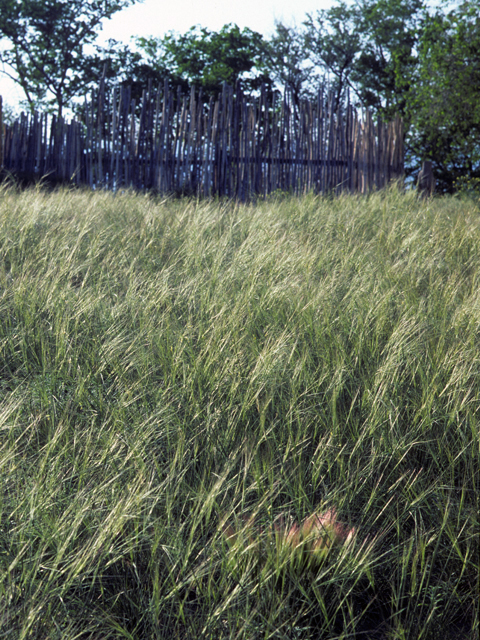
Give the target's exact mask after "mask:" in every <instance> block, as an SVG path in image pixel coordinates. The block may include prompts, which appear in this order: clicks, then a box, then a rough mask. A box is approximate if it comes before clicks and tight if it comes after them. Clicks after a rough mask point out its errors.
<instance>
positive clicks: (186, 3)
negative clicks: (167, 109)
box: [0, 0, 333, 106]
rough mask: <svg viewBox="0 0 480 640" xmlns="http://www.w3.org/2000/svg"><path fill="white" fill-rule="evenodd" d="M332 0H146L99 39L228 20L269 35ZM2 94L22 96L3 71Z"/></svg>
mask: <svg viewBox="0 0 480 640" xmlns="http://www.w3.org/2000/svg"><path fill="white" fill-rule="evenodd" d="M332 4H333V2H332V0H236V1H235V2H234V1H233V0H200V1H199V0H144V2H139V3H137V4H135V5H133V6H131V7H128V8H127V9H124V10H122V11H119V12H118V13H117V14H115V15H114V16H113V18H112V19H111V20H108V21H106V22H105V23H104V27H103V29H102V31H101V32H100V34H99V38H98V41H97V42H98V43H99V44H102V43H103V42H104V41H106V40H107V39H108V38H114V39H115V40H119V41H121V42H125V43H126V44H128V42H129V41H130V38H131V37H132V36H163V35H164V34H165V33H167V32H168V31H177V32H179V33H185V32H186V31H187V30H188V29H189V28H190V27H193V26H194V25H201V26H202V27H207V28H208V29H211V30H212V31H218V30H219V29H221V27H223V25H225V24H229V23H234V24H237V25H238V26H239V27H240V28H241V29H243V28H244V27H249V28H250V29H253V30H254V31H259V32H260V33H262V34H263V35H265V36H268V35H271V34H272V33H273V31H274V27H275V21H276V20H280V21H282V22H285V23H287V24H301V22H302V21H303V19H304V18H305V16H306V14H307V13H313V14H314V13H315V12H316V11H317V10H319V9H327V8H328V7H330V6H332ZM0 95H1V96H2V97H3V100H4V102H5V103H6V104H9V105H11V106H15V105H16V104H17V102H18V100H19V99H21V98H23V93H22V91H21V90H19V89H18V88H16V85H15V84H14V83H13V81H11V80H9V79H8V78H7V77H6V76H4V75H3V74H2V73H0Z"/></svg>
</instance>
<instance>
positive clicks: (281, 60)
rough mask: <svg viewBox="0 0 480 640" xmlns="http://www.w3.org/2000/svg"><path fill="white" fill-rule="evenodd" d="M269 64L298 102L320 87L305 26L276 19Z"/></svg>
mask: <svg viewBox="0 0 480 640" xmlns="http://www.w3.org/2000/svg"><path fill="white" fill-rule="evenodd" d="M265 65H266V67H267V69H268V73H269V76H270V78H271V80H272V81H273V82H275V83H276V84H278V85H279V86H280V87H282V88H287V89H289V90H290V92H291V95H292V97H293V102H294V104H295V106H298V105H299V103H300V101H301V100H302V99H303V98H311V97H312V96H313V95H314V93H315V92H316V91H315V90H318V84H319V81H320V79H319V77H318V74H317V73H316V72H315V66H314V64H313V62H312V60H311V59H310V53H309V51H308V46H307V42H306V32H305V31H304V30H302V29H298V28H296V27H289V26H286V25H284V24H283V23H281V22H276V23H275V33H274V35H273V36H272V37H271V38H270V40H269V41H268V48H267V49H266V58H265Z"/></svg>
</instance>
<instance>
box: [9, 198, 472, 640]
mask: <svg viewBox="0 0 480 640" xmlns="http://www.w3.org/2000/svg"><path fill="white" fill-rule="evenodd" d="M1 196H2V197H1V199H0V487H1V491H0V620H1V627H2V633H3V634H4V635H5V637H7V638H8V637H12V638H20V639H23V638H25V639H26V638H28V639H30V638H62V639H63V638H67V639H72V640H73V639H74V638H112V639H113V638H131V639H132V638H133V639H134V640H137V639H138V640H140V639H142V640H143V639H144V638H158V639H159V640H160V639H162V640H163V638H166V637H168V638H172V639H177V638H178V639H179V640H180V639H184V638H211V639H212V640H218V638H232V640H233V638H236V639H242V638H243V639H245V640H252V639H257V638H259V639H260V638H263V639H270V638H271V639H273V638H276V639H279V638H284V639H286V638H289V639H291V640H294V639H295V640H296V639H305V640H307V639H310V638H324V639H325V640H328V639H333V638H337V639H338V638H343V639H345V640H346V639H347V638H352V637H355V636H356V635H358V637H375V636H376V635H377V636H379V637H390V638H402V637H404V638H406V637H408V638H409V639H410V638H412V639H416V640H420V639H422V640H434V639H436V638H438V637H439V636H440V635H441V636H442V637H445V638H448V637H451V638H465V639H467V638H472V637H475V633H478V566H479V558H478V549H479V545H478V531H479V522H478V486H479V485H478V483H479V469H478V451H479V445H480V440H479V439H480V435H479V426H478V425H479V422H478V412H479V398H480V388H479V385H480V382H479V381H480V347H479V341H478V327H479V325H480V304H479V288H478V282H479V278H480V216H479V213H480V210H479V205H478V201H474V200H473V199H468V200H462V199H458V198H449V197H445V198H441V199H436V198H434V199H429V200H426V201H423V202H420V201H419V200H418V199H417V198H416V196H415V194H414V193H411V192H409V193H406V194H401V193H399V192H397V191H395V190H391V191H388V192H385V193H377V194H372V195H371V196H369V197H368V198H367V197H352V196H349V197H347V196H345V197H342V198H338V199H331V198H330V199H329V198H322V197H314V196H311V195H309V196H306V197H305V198H302V199H295V198H290V197H286V196H283V197H282V198H275V197H271V198H269V199H267V200H265V201H260V202H258V203H257V204H256V205H253V204H251V205H239V204H238V203H234V202H228V201H203V202H198V201H195V200H171V201H170V200H162V199H160V198H157V197H152V196H138V195H133V194H130V193H128V192H125V193H117V194H115V195H114V194H111V193H106V192H97V193H92V192H87V191H85V192H82V191H73V190H66V189H65V190H61V191H58V192H55V193H47V192H43V191H41V190H40V189H37V190H27V191H22V192H19V191H15V190H14V189H5V188H4V189H3V190H2V194H1ZM311 514H317V515H318V514H323V518H324V519H323V520H322V522H321V524H322V526H323V528H322V529H321V531H322V533H323V531H324V529H325V531H328V532H330V533H331V532H332V530H333V533H335V532H336V535H337V538H339V544H337V545H335V547H334V548H332V549H330V551H329V552H328V553H325V552H324V548H325V544H324V542H323V540H324V538H323V537H322V535H320V536H319V535H318V534H319V527H318V525H319V523H320V520H319V518H318V517H317V518H316V519H314V520H312V518H311ZM326 514H329V518H328V522H326V520H325V517H326ZM334 514H335V518H334V517H333V516H334ZM281 515H283V517H284V518H285V523H286V525H285V528H283V526H278V523H279V517H280V516H281ZM309 516H310V517H309ZM251 517H254V518H255V522H256V523H259V525H260V528H261V529H262V530H263V531H264V532H268V531H272V527H273V530H274V531H275V525H276V524H277V531H276V533H277V537H276V538H275V545H270V547H268V546H267V549H269V550H270V551H269V553H268V557H267V559H268V561H267V562H265V563H263V564H260V565H259V563H258V561H257V560H258V556H257V555H256V550H255V549H256V545H257V543H258V542H260V543H261V544H265V545H268V543H269V542H271V541H272V537H271V536H270V537H269V536H268V535H266V536H264V537H262V536H261V535H260V536H259V537H258V536H256V535H254V536H253V543H254V544H253V546H249V545H248V544H247V545H244V546H243V547H242V545H239V547H237V548H235V549H232V548H231V545H229V544H228V540H226V539H225V534H224V533H223V532H222V528H221V525H222V522H223V520H224V519H226V520H227V521H228V522H231V523H232V524H234V525H235V531H237V532H242V535H243V533H244V534H245V539H248V537H249V536H250V537H252V535H251V534H252V526H250V529H249V528H248V527H246V528H243V527H241V526H238V524H239V523H241V522H242V521H243V518H246V522H247V523H249V522H253V521H252V520H251ZM337 517H338V520H337ZM292 522H297V523H303V524H302V526H301V527H298V528H296V527H295V525H292V524H291V523H292ZM339 523H345V524H348V530H347V529H346V528H343V527H342V528H340V529H338V528H337V526H338V525H339ZM313 525H315V526H313ZM255 526H256V525H255ZM352 527H353V528H354V529H355V532H354V533H355V535H352V536H351V538H350V540H351V543H348V536H349V532H350V531H349V530H350V529H351V528H352ZM315 529H316V531H315ZM253 531H255V534H256V529H254V530H253ZM310 534H312V535H313V534H314V535H313V538H310ZM345 536H346V537H345ZM342 538H343V539H344V541H343V542H342ZM277 543H278V544H277ZM317 544H320V547H319V549H317V546H316V545H317ZM292 551H293V553H291V552H292ZM311 551H313V555H312V553H310V552H311Z"/></svg>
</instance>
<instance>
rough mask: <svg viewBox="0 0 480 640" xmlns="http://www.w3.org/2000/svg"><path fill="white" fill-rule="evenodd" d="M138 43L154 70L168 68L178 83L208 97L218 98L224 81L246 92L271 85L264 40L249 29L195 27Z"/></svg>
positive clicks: (137, 41) (232, 26)
mask: <svg viewBox="0 0 480 640" xmlns="http://www.w3.org/2000/svg"><path fill="white" fill-rule="evenodd" d="M136 43H137V46H138V47H139V49H140V50H141V51H143V52H144V53H145V54H146V59H147V61H148V63H149V64H150V65H151V67H152V68H153V69H157V68H159V67H160V68H161V69H165V68H166V69H169V73H170V75H171V77H174V78H175V79H176V84H180V83H181V84H183V86H184V87H188V86H192V85H193V86H196V87H198V88H200V87H201V88H202V90H203V92H204V95H205V97H206V98H208V97H210V96H213V97H216V96H217V95H218V93H219V92H220V90H221V87H222V84H223V83H224V82H226V83H227V84H230V85H232V86H235V85H236V83H237V82H238V81H241V83H242V86H243V89H244V90H245V91H247V92H250V91H252V90H254V89H258V88H259V87H260V85H261V84H262V83H266V84H267V85H268V84H270V79H269V76H268V75H267V73H265V65H264V60H263V53H264V51H265V43H264V41H263V37H262V35H261V34H260V33H257V32H255V31H252V30H251V29H248V28H245V29H243V30H240V28H239V27H238V26H237V25H232V24H230V25H225V26H223V27H222V28H221V29H220V31H218V32H215V31H210V30H209V29H206V28H201V27H192V28H191V29H190V30H189V31H187V33H185V34H183V35H177V34H175V33H168V34H167V35H166V36H165V37H163V38H137V40H136Z"/></svg>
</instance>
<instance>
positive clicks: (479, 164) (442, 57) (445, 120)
mask: <svg viewBox="0 0 480 640" xmlns="http://www.w3.org/2000/svg"><path fill="white" fill-rule="evenodd" d="M479 9H480V3H479V2H478V0H474V1H468V2H462V3H461V4H460V6H458V7H457V8H455V9H452V10H451V11H450V12H448V13H447V14H444V13H442V12H441V11H439V10H437V11H436V12H435V14H434V15H432V16H429V17H428V19H427V20H426V23H425V28H424V30H423V33H422V37H421V41H420V48H419V66H418V72H417V75H416V78H415V82H414V83H413V85H412V87H411V89H410V91H409V93H408V96H407V106H408V109H407V116H408V120H409V122H410V129H409V136H408V141H409V147H410V149H411V154H412V155H413V156H416V157H417V158H419V159H420V160H431V161H432V162H433V168H434V173H435V176H436V179H437V188H438V189H439V190H440V191H447V192H451V191H453V190H454V189H455V183H456V181H458V180H459V179H462V180H464V181H465V180H469V179H472V178H477V179H478V178H480V12H479Z"/></svg>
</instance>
